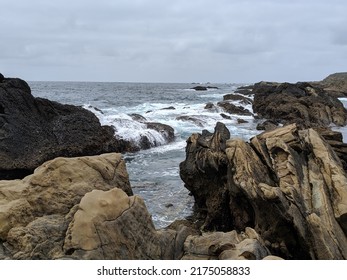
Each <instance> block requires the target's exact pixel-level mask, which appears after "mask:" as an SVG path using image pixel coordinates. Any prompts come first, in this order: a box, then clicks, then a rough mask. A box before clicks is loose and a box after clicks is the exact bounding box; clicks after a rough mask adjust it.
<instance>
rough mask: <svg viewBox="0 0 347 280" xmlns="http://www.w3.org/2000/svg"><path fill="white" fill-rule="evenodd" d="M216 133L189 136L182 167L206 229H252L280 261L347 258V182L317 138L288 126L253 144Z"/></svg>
mask: <svg viewBox="0 0 347 280" xmlns="http://www.w3.org/2000/svg"><path fill="white" fill-rule="evenodd" d="M218 131H219V130H216V132H215V133H214V134H213V135H209V136H208V137H204V136H203V135H199V134H193V135H192V136H191V137H190V138H189V139H188V141H187V148H186V154H187V157H186V160H185V161H184V162H182V163H181V164H180V174H181V178H182V179H183V181H184V182H185V186H186V187H187V188H188V189H189V190H190V191H191V193H192V194H193V195H194V198H195V199H196V204H197V206H198V207H200V208H202V211H204V212H206V218H205V224H204V228H205V229H206V228H208V229H216V230H223V231H228V230H233V229H234V230H237V231H244V230H245V229H246V228H247V227H252V228H254V229H255V231H256V232H257V233H258V234H259V235H260V236H261V237H262V239H263V240H264V241H265V244H266V246H267V248H268V249H269V250H270V252H271V254H273V255H278V256H280V257H283V258H289V259H346V258H347V238H346V234H347V203H346V201H347V177H346V173H345V172H344V170H343V168H342V164H341V161H340V159H339V158H338V156H337V155H336V153H335V152H334V151H333V149H332V148H331V146H330V145H329V144H328V143H327V142H326V141H325V140H324V139H323V138H322V137H320V135H319V134H318V133H317V132H316V131H315V130H313V129H304V130H300V129H298V127H297V126H296V125H295V124H293V125H289V126H285V127H282V128H277V129H275V130H272V131H269V132H264V133H262V134H260V135H258V136H256V137H254V138H253V139H252V140H251V144H249V143H246V142H244V141H242V140H239V139H230V140H227V141H226V138H223V137H220V136H219V135H220V132H218ZM226 134H227V133H225V135H226ZM215 139H220V140H221V141H220V142H219V143H220V144H219V143H218V141H215ZM213 140H214V141H213Z"/></svg>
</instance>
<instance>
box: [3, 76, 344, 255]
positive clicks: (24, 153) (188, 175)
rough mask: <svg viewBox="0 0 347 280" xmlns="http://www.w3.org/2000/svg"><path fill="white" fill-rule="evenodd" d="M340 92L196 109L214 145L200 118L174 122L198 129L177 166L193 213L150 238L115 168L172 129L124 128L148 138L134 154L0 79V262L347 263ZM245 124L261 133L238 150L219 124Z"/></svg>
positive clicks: (102, 131)
mask: <svg viewBox="0 0 347 280" xmlns="http://www.w3.org/2000/svg"><path fill="white" fill-rule="evenodd" d="M346 85H347V79H346V74H345V73H338V74H334V75H331V76H329V77H327V78H326V79H324V80H323V81H321V82H299V83H296V84H292V83H275V82H259V83H255V84H253V85H247V86H243V87H239V88H238V89H235V90H233V91H232V92H231V93H229V94H227V95H224V96H223V100H218V101H212V102H208V103H206V104H205V107H204V108H203V109H202V110H204V112H207V113H208V112H213V113H217V114H218V119H217V120H216V121H215V123H214V126H213V127H214V130H213V131H212V130H210V131H209V130H207V129H204V127H205V125H204V119H203V118H202V117H201V115H187V114H183V115H182V116H179V117H180V119H178V118H179V117H175V121H179V122H183V123H185V124H186V123H188V124H194V127H196V128H198V127H200V130H196V131H195V132H194V133H193V134H191V135H190V136H189V137H187V138H186V144H185V156H184V157H183V158H182V160H181V163H180V164H179V166H177V168H179V175H180V178H181V179H182V181H183V182H184V187H185V188H186V189H187V190H188V191H189V193H190V195H191V196H192V197H193V198H194V204H195V205H194V213H193V215H191V216H190V217H187V218H186V219H182V218H180V219H177V220H175V221H174V222H172V223H171V224H170V225H168V226H166V227H163V228H157V227H155V225H154V223H153V218H152V216H151V213H150V212H149V211H148V205H146V202H145V201H144V199H143V198H142V197H141V196H140V195H137V194H134V189H133V186H132V185H131V180H130V178H129V174H128V170H127V165H128V162H126V161H125V159H124V157H126V156H125V155H126V154H127V153H135V154H136V153H137V152H138V151H140V150H144V149H150V148H153V147H155V146H160V145H161V146H165V145H166V144H168V143H172V142H173V141H175V137H177V135H176V134H177V133H176V132H175V128H173V127H172V126H170V125H169V124H168V123H162V122H159V121H154V120H153V119H151V118H148V116H150V114H152V112H149V111H148V116H147V117H145V116H142V115H139V114H133V115H129V116H127V119H126V123H129V122H130V121H131V122H132V124H133V121H136V124H137V125H138V127H139V128H141V129H144V130H146V132H150V133H149V134H148V133H147V134H143V135H142V136H141V137H138V138H137V141H134V140H133V139H129V138H125V137H123V136H121V134H120V133H121V131H122V130H121V129H120V128H119V127H118V126H117V125H105V124H103V123H101V122H100V116H101V115H102V114H103V113H102V112H100V109H99V108H94V107H92V108H89V109H88V110H87V109H85V108H83V107H82V106H75V105H71V104H69V105H67V104H61V103H59V102H57V101H51V100H48V99H45V98H40V97H34V96H33V94H32V92H31V88H30V86H29V85H28V83H27V82H25V81H23V80H21V79H18V78H5V77H4V76H3V75H0V143H1V150H0V259H115V260H135V259H137V260H140V259H151V260H153V259H171V260H179V259H182V260H188V259H190V260H205V259H220V260H225V259H243V260H245V259H246V260H263V259H289V260H293V259H294V260H299V259H300V260H301V259H306V260H311V259H312V260H322V259H324V260H333V259H347V173H346V172H347V144H345V143H344V140H345V139H343V135H342V134H341V132H339V131H338V128H339V127H345V126H346V125H347V110H346V108H345V107H344V106H343V103H342V102H341V101H340V100H339V99H338V98H341V97H346V96H347V90H346V89H347V86H346ZM190 90H191V91H189V93H190V92H191V93H193V92H194V91H195V90H196V91H199V92H200V91H208V90H218V88H216V87H213V86H206V87H199V88H195V89H194V88H191V89H190ZM140 103H141V102H140ZM184 108H186V107H184ZM161 109H162V110H164V111H169V110H170V111H178V110H179V108H178V106H170V107H165V108H161ZM158 112H159V110H158ZM98 116H99V117H98ZM251 119H252V120H253V119H255V120H256V123H257V124H258V126H257V128H258V129H259V130H263V131H259V133H258V134H257V135H256V136H253V137H251V138H249V139H243V138H240V137H235V136H234V135H233V134H234V133H233V131H231V127H230V122H232V127H234V126H242V124H244V123H246V124H247V123H248V122H249V121H250V120H251ZM122 123H123V124H124V123H125V121H124V120H123V122H122ZM117 124H119V122H118V123H117ZM226 124H228V125H226ZM175 133H176V134H175ZM153 135H156V137H157V138H153V137H152V136H153ZM153 139H154V140H153ZM158 139H159V140H158ZM158 171H159V173H160V172H163V171H160V170H158ZM158 176H160V175H158ZM167 208H170V205H167Z"/></svg>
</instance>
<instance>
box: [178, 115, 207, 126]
mask: <svg viewBox="0 0 347 280" xmlns="http://www.w3.org/2000/svg"><path fill="white" fill-rule="evenodd" d="M176 120H178V121H184V122H192V123H194V124H195V125H197V126H200V127H204V126H205V122H204V121H202V120H200V119H199V118H198V117H195V116H178V117H176Z"/></svg>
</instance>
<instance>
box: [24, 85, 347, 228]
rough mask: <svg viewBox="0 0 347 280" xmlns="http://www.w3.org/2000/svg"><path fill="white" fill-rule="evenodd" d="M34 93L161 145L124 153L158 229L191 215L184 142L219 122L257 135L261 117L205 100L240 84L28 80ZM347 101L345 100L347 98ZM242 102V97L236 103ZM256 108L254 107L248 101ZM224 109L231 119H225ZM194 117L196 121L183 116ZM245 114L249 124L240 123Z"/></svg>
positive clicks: (238, 134) (123, 133) (127, 135)
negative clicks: (170, 133)
mask: <svg viewBox="0 0 347 280" xmlns="http://www.w3.org/2000/svg"><path fill="white" fill-rule="evenodd" d="M29 85H30V87H31V91H32V94H33V95H34V96H35V97H43V98H47V99H49V100H53V101H57V102H60V103H64V104H73V105H77V106H83V107H84V108H86V109H88V110H90V111H92V112H93V113H94V114H95V115H96V116H97V117H98V118H99V119H100V122H101V124H102V125H111V126H113V127H114V128H115V130H116V131H117V135H119V136H121V137H123V138H124V139H127V140H132V141H134V142H136V141H139V139H140V137H141V135H146V136H147V137H148V138H149V139H150V140H151V141H153V142H155V143H157V144H158V145H159V146H157V147H155V148H151V149H149V150H142V151H139V152H135V153H126V154H124V155H123V157H124V159H125V161H126V165H127V170H128V173H129V179H130V183H131V186H132V188H133V191H134V193H135V194H137V195H140V196H141V197H142V198H143V199H144V201H145V203H146V206H147V208H148V211H149V212H150V213H151V215H152V218H153V221H154V224H155V226H156V228H163V227H165V226H167V225H169V224H170V223H172V222H173V221H174V220H177V219H183V218H185V217H188V216H190V215H191V214H192V213H193V205H194V201H193V197H192V196H190V195H189V191H188V190H187V189H186V188H185V187H184V184H183V182H182V181H181V179H180V176H179V163H180V162H182V161H183V160H184V159H185V147H186V140H187V138H188V137H189V136H190V135H191V134H192V133H200V132H201V131H202V130H203V129H207V130H209V131H211V132H213V130H214V127H215V124H216V122H218V121H220V122H223V123H224V124H225V125H226V126H227V127H228V129H229V130H230V133H231V135H232V137H239V138H242V139H244V140H246V141H248V140H249V139H250V138H251V137H253V136H254V135H256V134H259V131H257V130H256V125H257V122H258V120H255V119H254V118H253V117H252V116H239V115H230V114H228V113H225V112H224V111H223V110H222V108H220V107H218V106H215V107H213V108H212V109H205V106H206V104H207V103H209V102H210V103H214V104H215V105H216V103H217V102H219V101H223V96H224V95H225V94H230V93H233V92H234V91H235V90H236V89H237V88H238V87H239V86H241V85H242V84H213V85H210V86H216V87H218V88H217V89H215V88H211V89H208V90H207V91H196V90H194V89H191V88H192V87H194V86H196V84H183V83H182V84H173V83H106V82H29ZM344 102H347V100H344ZM233 103H235V104H237V105H238V104H239V102H238V101H235V102H233ZM242 106H244V107H245V108H246V109H248V110H250V111H251V112H252V106H251V105H246V106H245V105H244V104H242ZM221 113H224V114H225V115H227V116H228V117H230V119H225V118H223V117H222V116H221V115H220V114H221ZM130 114H139V115H141V116H143V117H145V118H146V119H147V120H148V121H150V122H160V123H163V124H167V125H170V126H171V127H173V128H174V130H175V141H174V142H172V143H169V144H167V143H166V142H165V140H164V139H163V138H162V136H161V135H160V134H159V133H157V132H156V131H153V130H148V129H146V128H144V125H143V124H142V123H140V122H137V121H135V120H133V119H132V118H131V116H129V115H130ZM181 116H190V117H193V118H194V119H195V120H198V121H195V122H192V121H190V120H184V119H182V118H179V117H181ZM239 118H242V119H244V120H246V121H247V123H242V124H239V123H238V121H237V119H239Z"/></svg>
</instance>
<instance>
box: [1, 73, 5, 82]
mask: <svg viewBox="0 0 347 280" xmlns="http://www.w3.org/2000/svg"><path fill="white" fill-rule="evenodd" d="M4 79H5V77H4V75H2V74H1V73H0V83H2V82H3V81H4Z"/></svg>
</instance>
